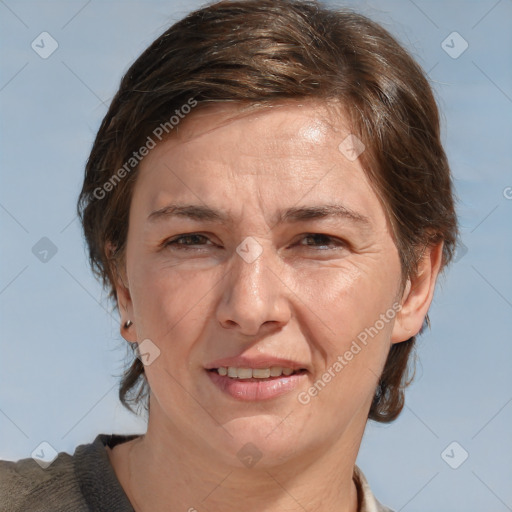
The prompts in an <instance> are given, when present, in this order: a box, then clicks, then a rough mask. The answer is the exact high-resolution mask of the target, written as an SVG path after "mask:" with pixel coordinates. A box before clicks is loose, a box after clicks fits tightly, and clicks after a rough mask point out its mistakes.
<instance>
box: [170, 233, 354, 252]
mask: <svg viewBox="0 0 512 512" xmlns="http://www.w3.org/2000/svg"><path fill="white" fill-rule="evenodd" d="M193 237H203V238H206V239H207V237H206V236H205V235H202V234H200V233H187V234H183V235H178V236H176V237H174V238H172V239H171V240H168V241H167V242H165V243H164V245H165V246H166V247H168V246H174V248H177V249H178V250H184V251H191V250H192V251H193V250H197V249H192V248H191V247H192V246H193V245H201V244H182V243H178V240H182V239H190V238H193ZM311 237H321V238H322V239H324V240H329V241H333V242H335V244H336V245H337V246H339V247H345V246H346V245H347V244H346V243H345V242H344V241H343V240H340V239H339V238H335V237H332V236H329V235H324V234H323V233H305V234H304V236H303V237H302V238H301V240H304V239H305V238H311ZM322 245H325V244H322ZM303 247H315V246H314V245H311V244H306V245H303Z"/></svg>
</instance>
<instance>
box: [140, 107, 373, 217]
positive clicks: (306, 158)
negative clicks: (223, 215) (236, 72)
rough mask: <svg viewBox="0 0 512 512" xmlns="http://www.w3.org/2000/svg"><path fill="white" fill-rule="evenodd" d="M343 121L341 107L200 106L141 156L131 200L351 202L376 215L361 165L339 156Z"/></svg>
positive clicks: (152, 203) (345, 133)
mask: <svg viewBox="0 0 512 512" xmlns="http://www.w3.org/2000/svg"><path fill="white" fill-rule="evenodd" d="M346 119H347V118H346V116H344V115H343V110H342V109H341V108H336V106H335V107H334V108H333V107H332V106H330V105H327V104H325V103H319V102H311V101H305V102H298V101H295V102H287V103H281V104H275V105H272V106H269V107H265V108H250V109H243V108H241V107H240V105H234V104H220V105H218V104H217V105H213V106H209V107H207V108H202V109H201V110H199V111H196V112H193V113H192V114H190V115H188V116H187V117H185V118H184V119H183V120H182V121H180V123H179V125H178V126H177V127H176V128H177V129H176V131H175V132H174V133H173V135H172V137H169V138H168V139H166V140H164V141H163V142H161V143H160V144H158V145H157V146H156V148H155V149H153V150H152V151H151V152H150V153H149V155H148V156H146V157H145V158H144V160H143V161H142V163H141V165H140V170H139V173H140V174H139V177H138V179H137V181H138V183H137V185H136V191H135V194H134V200H135V196H137V197H138V198H139V199H140V200H141V201H142V202H143V203H144V204H145V210H149V209H151V211H154V210H155V209H158V208H162V207H164V206H165V205H166V203H169V202H171V200H172V202H187V203H190V202H191V201H192V200H193V201H194V202H196V203H197V202H198V199H200V202H203V203H206V204H208V206H211V207H214V208H222V207H224V208H226V207H228V206H229V207H230V208H234V209H236V204H237V203H240V204H241V203H243V206H244V207H245V206H247V205H248V204H249V203H250V202H251V201H252V200H253V197H251V196H259V198H258V201H259V204H260V206H261V205H263V207H267V206H268V207H272V208H273V206H275V205H277V206H278V207H279V209H285V208H289V207H290V206H294V205H296V204H297V203H299V202H301V204H308V202H309V204H319V201H321V202H324V203H327V202H329V203H331V204H332V203H335V202H339V201H337V200H339V199H343V200H344V203H345V205H346V206H347V207H348V208H351V205H352V208H351V209H352V210H355V209H356V208H355V206H356V203H357V206H358V207H359V209H361V208H362V209H363V210H366V211H367V212H369V213H370V216H371V214H372V212H373V214H375V215H378V214H379V213H382V211H381V209H380V205H379V204H378V199H377V197H376V195H375V193H374V191H373V189H372V188H371V187H370V185H369V182H368V179H367V177H366V173H365V172H364V170H363V169H362V167H361V164H360V162H359V160H358V159H352V158H347V154H346V153H345V152H344V150H345V149H346V144H345V142H344V141H346V140H347V137H349V136H351V132H350V127H349V126H348V124H347V122H346ZM344 144H345V145H344ZM340 147H341V150H340ZM301 198H303V199H304V200H303V201H301ZM222 201H223V204H220V202H222Z"/></svg>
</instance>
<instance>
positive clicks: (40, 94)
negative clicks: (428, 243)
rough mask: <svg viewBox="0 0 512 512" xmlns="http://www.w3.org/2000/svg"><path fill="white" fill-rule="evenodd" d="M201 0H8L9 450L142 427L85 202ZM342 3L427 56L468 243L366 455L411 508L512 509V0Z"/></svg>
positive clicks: (4, 143) (373, 427)
mask: <svg viewBox="0 0 512 512" xmlns="http://www.w3.org/2000/svg"><path fill="white" fill-rule="evenodd" d="M202 3H203V2H198V1H191V0H188V1H166V2H162V1H145V2H142V1H124V2H115V1H100V0H96V1H91V2H86V1H69V0H68V1H65V2H64V1H62V2H49V1H40V2H33V1H22V0H18V1H14V0H6V1H1V2H0V46H1V48H2V54H1V63H0V107H1V111H2V116H1V119H0V173H1V186H0V229H1V234H2V250H1V253H0V343H1V347H0V432H1V435H0V458H4V459H13V460H14V459H18V458H21V457H28V456H30V454H31V453H32V451H33V450H34V448H35V447H36V446H38V445H39V443H40V442H42V441H47V442H49V443H50V444H51V445H52V446H54V447H55V448H56V449H57V450H58V451H67V452H69V453H72V452H73V451H74V449H75V447H76V446H77V445H79V444H82V443H86V442H90V441H92V440H93V439H94V437H95V436H96V435H97V434H98V433H110V432H116V433H132V432H143V431H144V423H143V421H142V420H140V419H137V418H136V417H135V416H133V415H131V414H130V413H128V412H127V411H125V410H124V409H123V408H122V406H121V405H120V404H119V402H118V399H117V383H118V375H119V374H120V373H121V371H122V368H123V362H124V357H125V355H126V353H127V352H126V342H124V340H122V338H121V337H120V335H119V328H118V320H117V318H116V316H115V315H111V314H110V306H109V304H108V302H107V300H106V293H105V292H104V291H102V290H101V287H100V285H99V283H97V282H96V281H95V280H94V278H93V276H92V274H91V272H90V270H89V268H88V265H87V260H86V256H85V250H84V243H83V241H82V235H81V231H80V226H79V223H78V221H77V218H76V216H75V203H76V198H77V194H78V192H79V190H80V186H81V181H82V176H83V168H84V163H85V160H86V158H87V156H88V152H89V150H90V147H91V144H92V140H93V137H94V135H95V132H96V130H97V129H98V127H99V123H100V121H101V119H102V117H103V115H104V114H105V112H106V108H107V105H108V103H109V101H110V100H111V98H112V96H113V95H114V93H115V91H116V89H117V86H118V84H119V80H120V78H121V76H122V74H123V72H124V71H125V70H126V69H127V68H128V66H129V65H130V63H131V62H132V61H133V60H134V59H135V58H136V57H137V56H138V55H139V54H140V52H141V51H142V50H143V49H145V48H146V46H147V45H148V44H149V43H150V42H152V41H153V40H154V39H155V38H156V37H157V36H158V35H159V34H160V33H161V32H162V31H163V30H164V29H165V28H166V27H167V26H168V25H169V24H171V23H172V22H173V21H174V20H177V19H179V18H181V17H182V16H183V15H184V14H186V13H187V12H188V11H189V10H191V9H193V8H195V7H198V6H200V5H202ZM330 3H331V4H333V5H346V6H352V7H354V8H356V9H357V10H358V11H360V12H362V13H363V14H366V15H368V16H370V17H371V18H373V19H375V20H377V21H379V22H381V23H382V24H383V25H384V26H385V27H386V28H387V29H388V30H390V31H391V32H392V33H393V34H395V35H396V36H397V37H398V38H399V39H400V40H401V41H402V42H403V43H404V44H405V46H406V47H407V48H409V50H410V51H411V52H412V53H413V55H414V56H415V57H416V58H417V59H418V61H419V62H420V64H421V65H422V66H423V67H424V69H425V70H426V71H428V73H429V76H430V79H431V81H432V84H433V86H434V87H435V90H436V94H437V97H438V100H439V104H440V107H441V110H442V112H443V140H444V142H445V147H446V150H447V153H448V157H449V159H450V162H451V167H452V171H453V175H454V180H455V185H456V191H457V195H458V214H459V218H460V223H461V232H462V240H463V243H464V245H465V249H463V250H461V251H460V252H459V255H458V261H456V262H455V263H454V264H453V265H452V267H451V268H450V269H449V270H448V271H447V272H446V274H445V276H444V277H443V278H441V281H440V283H439V287H438V289H437V291H436V295H435V298H434V302H433V305H432V307H431V311H430V318H431V321H432V329H431V331H429V332H427V333H425V334H424V335H423V336H422V337H421V338H420V342H419V345H418V355H419V360H420V362H419V363H418V367H417V376H416V380H415V382H414V384H413V385H412V386H411V387H410V388H409V390H408V394H407V402H406V407H405V409H404V411H403V413H402V415H401V416H400V418H399V419H398V420H397V421H395V422H394V423H393V424H391V425H377V424H369V425H368V427H367V430H366V433H365V437H364V439H363V443H362V446H361V450H360V454H359V458H358V465H359V466H360V467H361V468H362V469H363V471H364V472H365V474H366V476H367V478H368V480H369V481H370V484H371V487H372V489H373V490H374V492H375V494H376V496H377V497H378V498H379V499H380V500H381V501H382V502H384V503H386V504H388V505H389V506H392V507H393V508H395V509H396V510H403V511H425V512H426V511H432V510H436V511H437V512H445V511H446V512H448V511H450V512H455V511H465V512H471V511H481V510H486V511H496V512H501V511H507V510H512V486H511V485H510V482H511V481H512V428H511V426H512V372H511V363H512V336H511V332H512V271H511V264H512V236H511V220H512V199H507V197H506V196H507V195H508V197H511V198H512V188H509V189H507V187H512V144H511V142H512V140H511V139H512V138H511V135H512V115H511V114H512V65H511V64H512V1H511V0H499V1H496V0H490V1H487V0H481V1H452V0H450V1H426V0H415V1H414V2H413V1H412V0H400V1H391V0H389V1H384V0H383V1H376V0H375V1H357V2H355V1H353V2H343V3H341V2H337V1H336V2H334V1H333V2H330ZM45 31H46V32H48V33H49V34H51V36H52V37H53V38H54V39H55V40H56V41H57V43H58V48H57V50H56V51H55V52H54V53H53V54H52V55H51V56H50V57H48V58H47V59H43V58H41V57H40V56H39V55H38V54H37V53H36V52H35V51H34V50H33V49H32V47H31V43H32V41H33V40H34V39H36V37H37V36H38V35H39V34H41V32H45ZM454 31H456V32H458V33H459V34H460V36H462V38H464V40H465V41H467V43H468V48H467V49H466V51H465V52H464V53H462V54H461V55H460V56H459V57H458V58H452V57H451V56H450V55H448V54H447V53H446V52H445V50H444V49H443V47H442V42H443V41H444V40H445V39H446V38H447V36H448V35H449V34H451V33H452V32H454ZM452 39H453V37H452ZM449 41H451V39H449ZM461 44H463V41H462V39H459V38H458V36H455V39H454V43H453V44H452V43H451V42H450V45H452V46H454V48H452V49H451V50H450V51H451V52H452V53H453V52H456V51H457V50H460V49H461V48H462V46H461ZM46 47H47V48H48V47H49V46H46ZM507 191H508V194H507ZM43 237H47V238H48V239H50V240H51V242H52V244H53V245H54V246H55V248H56V250H57V252H56V253H55V254H54V255H53V256H51V257H50V258H49V260H48V261H47V262H42V261H40V260H39V259H38V258H37V257H36V255H35V254H34V252H33V247H34V246H35V245H36V244H37V243H38V242H39V241H40V239H41V238H43ZM39 243H40V244H44V243H47V242H39ZM37 247H38V246H36V248H37ZM36 252H37V251H36ZM50 255H51V252H50V253H49V256H50ZM454 441H455V442H457V443H458V445H455V448H454V451H453V452H451V449H452V448H453V446H452V447H451V448H449V450H448V453H449V454H450V455H452V454H453V456H452V457H451V460H450V462H451V463H452V464H455V463H456V462H457V461H460V460H461V459H460V458H461V457H462V455H463V453H464V452H463V451H462V450H465V451H466V452H467V453H468V454H469V456H468V458H467V460H466V461H465V462H464V463H463V464H461V465H460V466H459V467H458V468H457V469H452V467H450V466H449V465H448V464H447V463H446V462H445V460H447V458H446V455H445V457H444V459H443V457H442V456H441V454H442V453H443V451H444V450H445V448H446V447H448V445H450V443H452V442H454ZM445 453H446V452H445ZM454 461H455V462H454Z"/></svg>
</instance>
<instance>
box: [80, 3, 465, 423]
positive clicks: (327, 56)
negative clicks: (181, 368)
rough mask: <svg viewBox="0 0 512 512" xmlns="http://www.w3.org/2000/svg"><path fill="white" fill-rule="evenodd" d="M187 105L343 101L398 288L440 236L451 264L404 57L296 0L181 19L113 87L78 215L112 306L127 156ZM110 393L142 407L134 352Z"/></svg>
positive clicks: (372, 28)
mask: <svg viewBox="0 0 512 512" xmlns="http://www.w3.org/2000/svg"><path fill="white" fill-rule="evenodd" d="M191 98H192V101H193V102H196V103H195V104H197V105H198V106H197V107H195V108H196V109H199V108H201V106H202V105H206V104H210V103H212V102H225V101H231V102H240V103H241V104H244V103H248V104H250V105H253V104H261V105H268V104H272V103H275V102H277V101H279V100H286V99H316V100H321V101H325V102H326V103H327V102H330V101H331V100H335V101H338V102H339V103H340V104H341V105H342V106H343V108H344V110H345V111H346V112H347V114H348V115H349V116H350V118H349V119H350V122H351V129H352V132H353V133H354V134H356V135H357V137H358V138H359V139H360V140H361V141H362V142H363V143H364V144H365V146H366V150H365V151H364V152H363V153H362V154H361V156H360V157H359V158H360V160H361V163H362V165H363V168H364V169H365V172H366V173H367V175H368V177H369V179H370V180H371V183H372V186H373V187H374V189H375V191H376V193H377V194H378V195H379V198H380V200H381V201H382V204H383V206H384V208H385V209H386V213H387V215H388V218H389V220H390V224H391V226H392V230H393V235H394V239H395V243H396V245H397V248H398V251H399V254H400V260H401V264H402V284H403V283H404V282H405V278H406V277H408V276H412V275H414V273H415V272H416V270H417V262H418V254H419V252H420V251H421V249H423V248H424V247H425V246H427V245H429V244H433V243H437V242H440V241H443V242H444V244H443V260H442V266H443V267H444V266H445V265H446V264H447V263H449V261H450V260H451V259H452V257H453V252H454V250H455V244H456V241H457V236H458V229H457V219H456V214H455V207H454V197H453V190H452V182H451V177H450V170H449V166H448V162H447V158H446V155H445V153H444V150H443V147H442V145H441V141H440V125H439V114H438V109H437V105H436V101H435V99H434V96H433V94H432V90H431V88H430V86H429V83H428V81H427V79H426V77H425V75H424V73H423V71H422V70H421V68H420V67H419V66H418V64H416V62H415V61H414V60H413V59H412V58H411V57H410V55H409V54H408V53H407V52H406V51H405V50H404V49H403V48H402V47H401V46H400V44H399V43H398V42H397V41H396V40H395V39H394V38H393V37H392V36H391V35H390V34H389V33H388V32H387V31H386V30H384V29H383V28H382V27H381V26H379V25H378V24H376V23H375V22H373V21H371V20H369V19H368V18H366V17H365V16H362V15H360V14H357V13H355V12H353V11H351V10H347V9H343V10H333V9H328V8H326V7H324V6H322V5H321V4H320V3H317V2H313V1H300V0H246V1H244V0H239V1H221V2H218V3H215V4H211V5H208V6H206V7H204V8H201V9H199V10H197V11H195V12H193V13H191V14H189V15H188V16H186V17H185V18H184V19H183V20H181V21H179V22H178V23H176V24H175V25H173V26H172V27H170V28H169V29H168V30H166V31H165V32H164V33H163V34H162V35H161V36H160V37H158V38H157V39H156V40H155V41H154V42H153V43H152V44H151V45H150V46H149V47H148V48H147V49H146V50H145V51H144V52H143V53H142V55H141V56H140V57H139V58H138V59H137V60H136V61H135V62H134V63H133V65H132V66H131V67H130V68H129V69H128V71H127V72H126V74H125V75H124V77H123V78H122V80H121V84H120V87H119V90H118V92H117V94H116V95H115V97H114V99H113V100H112V104H111V105H110V108H109V111H108V112H107V114H106V116H105V118H104V119H103V122H102V124H101V127H100V129H99V131H98V134H97V136H96V139H95V141H94V145H93V147H92V150H91V154H90V156H89V159H88V162H87V165H86V171H85V179H84V183H83V188H82V191H81V193H80V197H79V201H78V212H79V216H80V218H81V221H82V224H83V229H84V233H85V238H86V240H87V243H88V247H89V258H90V262H91V266H92V269H93V272H94V273H95V275H96V276H97V277H99V278H100V279H101V280H102V282H103V285H104V286H105V287H108V288H109V290H110V293H109V297H110V298H111V299H113V301H114V308H118V304H117V298H116V292H115V287H114V285H115V279H116V274H115V268H116V265H117V264H123V256H124V249H125V242H126V238H127V231H128V215H129V209H130V201H131V196H132V191H133V186H134V183H135V180H136V176H137V165H136V164H137V162H136V161H132V160H131V159H132V158H133V155H134V154H135V153H134V152H136V151H137V150H138V149H139V148H141V147H143V146H144V144H147V141H148V140H149V139H148V137H153V136H154V135H153V136H152V135H151V134H155V133H159V132H158V129H159V128H158V127H159V126H160V127H162V126H165V127H166V129H165V131H166V133H169V134H171V135H172V133H173V132H172V123H170V122H169V119H170V117H171V116H172V115H174V114H179V112H182V111H181V110H180V109H181V108H182V106H183V105H185V104H187V103H188V104H190V105H192V102H191ZM178 111H179V112H178ZM183 112H184V111H183ZM191 115H193V112H192V114H191ZM180 117H181V116H180ZM165 123H166V124H165ZM160 131H161V128H160ZM127 162H131V163H130V166H128V167H127V165H126V163H127ZM122 169H124V172H121V170H122ZM109 183H110V185H108V184H109ZM109 243H110V244H111V245H112V247H114V248H115V250H114V251H113V252H112V253H111V252H109V251H108V250H107V249H106V247H108V244H109ZM426 324H428V315H427V317H426V319H425V323H424V325H423V328H424V327H425V325H426ZM423 328H422V330H421V331H420V334H421V332H422V331H423ZM414 344H415V337H414V336H413V337H411V338H410V339H409V340H407V341H405V342H402V343H398V344H394V345H392V348H391V350H390V352H389V355H388V359H387V362H386V365H385V368H384V371H383V374H382V376H381V377H380V380H379V382H378V385H377V388H376V393H375V397H374V400H373V403H372V405H371V408H370V412H369V418H370V419H373V420H376V421H380V422H389V421H392V420H394V419H395V418H396V417H397V416H398V414H399V413H400V411H401V410H402V408H403V405H404V391H403V390H404V388H405V387H406V385H408V383H409V382H410V381H408V380H407V370H408V361H409V358H410V354H411V350H412V349H413V347H414ZM131 345H132V346H133V345H135V344H131ZM119 397H120V399H121V402H122V403H123V404H124V405H125V406H126V407H128V408H129V409H131V407H130V404H137V403H139V404H140V403H143V405H144V406H145V408H146V410H147V409H148V407H149V402H148V400H147V398H148V384H147V381H146V378H145V374H144V366H143V365H142V363H141V362H140V360H139V359H137V358H135V357H134V358H133V362H132V364H131V366H130V367H128V368H127V369H126V371H125V373H124V376H123V378H122V381H121V386H120V390H119Z"/></svg>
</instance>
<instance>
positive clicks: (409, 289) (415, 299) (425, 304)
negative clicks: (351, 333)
mask: <svg viewBox="0 0 512 512" xmlns="http://www.w3.org/2000/svg"><path fill="white" fill-rule="evenodd" d="M442 256H443V242H439V243H438V244H433V245H431V246H428V247H426V248H425V250H424V252H423V254H422V256H421V258H420V261H419V262H418V271H417V273H416V275H415V276H413V277H412V278H409V279H408V280H407V283H406V286H405V290H404V292H403V294H402V300H401V305H402V309H401V310H400V312H399V313H398V314H397V316H396V320H395V324H394V326H393V331H392V334H391V343H400V342H402V341H406V340H408V339H409V338H411V337H412V336H415V335H416V334H418V332H419V331H420V329H421V327H422V325H423V321H424V319H425V316H426V315H427V313H428V309H429V307H430V303H431V302H432V298H433V296H434V289H435V286H436V280H437V276H438V275H439V270H440V268H441V261H442Z"/></svg>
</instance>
